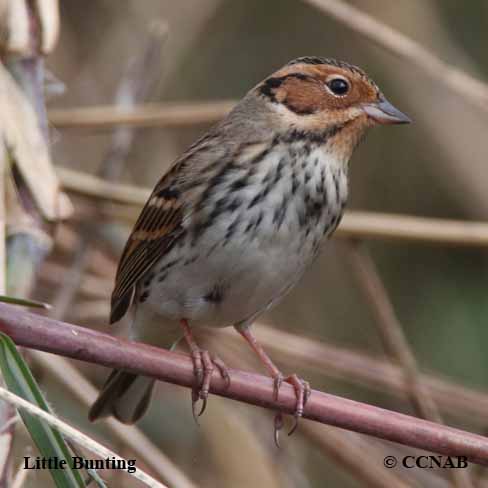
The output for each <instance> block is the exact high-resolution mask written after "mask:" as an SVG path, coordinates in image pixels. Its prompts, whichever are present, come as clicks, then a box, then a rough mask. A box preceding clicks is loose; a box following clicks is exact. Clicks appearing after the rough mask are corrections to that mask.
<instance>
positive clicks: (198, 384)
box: [191, 348, 230, 424]
mask: <svg viewBox="0 0 488 488" xmlns="http://www.w3.org/2000/svg"><path fill="white" fill-rule="evenodd" d="M191 359H192V361H193V371H194V375H195V386H194V387H193V389H192V393H191V403H192V413H193V418H194V419H195V422H196V423H197V424H198V417H200V416H201V415H202V414H203V412H204V411H205V408H206V407H207V398H208V393H209V390H210V381H211V379H212V373H213V372H214V369H215V368H217V370H218V371H219V373H220V375H221V376H222V378H223V379H224V381H225V383H226V388H228V387H229V386H230V376H229V372H228V370H227V366H226V365H225V364H224V362H223V361H222V360H221V359H220V358H218V357H217V356H214V355H211V354H210V353H209V352H208V351H206V350H202V349H198V348H195V349H193V350H192V352H191ZM199 400H201V401H202V406H201V407H200V409H199V410H198V409H197V404H198V402H199Z"/></svg>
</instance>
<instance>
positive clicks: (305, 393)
mask: <svg viewBox="0 0 488 488" xmlns="http://www.w3.org/2000/svg"><path fill="white" fill-rule="evenodd" d="M237 331H238V332H239V333H240V334H241V335H242V337H244V339H246V341H247V342H248V343H249V345H250V346H251V347H252V349H253V351H254V352H255V353H256V354H257V355H258V357H259V359H260V361H261V363H262V364H263V365H264V366H265V367H266V369H267V370H268V371H269V373H270V375H271V377H272V378H273V379H274V388H273V396H274V398H275V400H278V396H279V391H280V387H281V384H282V383H283V381H284V382H286V383H289V384H291V385H292V386H293V388H294V389H295V394H296V397H297V403H296V408H295V413H294V417H295V423H294V425H293V427H292V429H291V430H290V432H289V433H288V435H291V434H293V432H295V430H296V428H297V426H298V419H299V418H300V417H301V416H302V415H303V409H304V407H305V405H306V403H307V400H308V398H309V397H310V394H311V392H312V390H311V388H310V385H309V383H308V382H307V381H304V380H302V379H300V378H299V377H298V376H297V375H296V374H292V375H290V376H286V377H284V376H283V374H282V373H281V371H280V370H279V369H278V368H277V367H276V366H275V364H274V363H273V361H272V360H271V359H270V357H269V356H268V354H267V353H266V351H265V350H264V349H263V347H262V346H261V344H259V342H258V341H257V339H256V337H255V336H254V334H253V333H252V331H251V328H250V327H245V328H242V329H240V328H237ZM274 426H275V436H274V437H275V443H276V445H277V446H278V447H279V431H280V429H281V428H282V426H283V416H282V413H281V412H278V413H277V414H276V416H275V421H274Z"/></svg>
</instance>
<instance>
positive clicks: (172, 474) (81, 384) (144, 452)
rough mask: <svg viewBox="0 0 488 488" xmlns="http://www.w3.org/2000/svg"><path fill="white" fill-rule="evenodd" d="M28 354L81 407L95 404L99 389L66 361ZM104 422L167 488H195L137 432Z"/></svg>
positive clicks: (33, 352)
mask: <svg viewBox="0 0 488 488" xmlns="http://www.w3.org/2000/svg"><path fill="white" fill-rule="evenodd" d="M31 355H32V356H31V357H32V359H33V360H34V361H35V362H36V363H37V364H38V365H39V366H41V367H42V369H43V370H44V371H47V372H48V373H49V374H51V375H52V376H53V377H54V378H55V380H56V381H58V382H60V383H61V384H62V385H63V386H64V387H65V388H66V389H67V390H68V391H70V392H71V393H72V394H73V395H74V396H75V397H76V398H77V399H78V400H79V401H80V402H81V403H82V405H83V406H89V405H91V404H92V403H93V402H94V401H95V399H96V398H97V396H98V393H99V392H98V390H97V389H96V388H95V387H94V386H93V385H92V384H91V383H90V382H89V381H88V380H87V379H86V377H85V376H84V375H83V374H81V373H80V371H79V370H78V369H77V368H76V367H75V366H73V365H72V364H71V363H70V362H69V361H68V360H67V359H64V358H62V357H59V356H55V355H52V354H46V353H43V352H41V351H31ZM103 423H104V424H105V425H106V426H107V427H108V428H109V430H110V432H111V433H112V434H113V435H114V436H115V437H116V438H117V439H119V440H120V441H121V442H123V444H124V445H126V446H128V448H130V450H131V452H133V453H134V454H135V455H136V456H138V457H139V461H143V462H144V463H146V464H147V465H148V466H149V467H150V468H151V469H152V470H153V471H154V472H155V473H157V474H158V475H159V476H160V477H161V478H162V479H164V480H166V482H167V483H168V485H169V486H171V487H172V488H196V486H195V485H194V484H193V482H192V481H190V480H189V479H188V478H187V476H186V475H185V474H184V473H183V472H182V471H181V470H180V469H179V468H178V467H177V466H175V464H174V463H173V462H172V461H171V460H170V459H168V458H167V457H166V456H165V454H164V453H163V452H162V451H161V449H160V448H159V447H157V446H156V445H154V444H153V443H152V442H151V441H150V439H148V437H146V436H145V435H144V434H143V432H142V431H141V430H140V429H138V428H137V427H135V426H128V425H123V424H121V423H120V422H118V421H117V420H115V419H114V418H105V419H104V420H103Z"/></svg>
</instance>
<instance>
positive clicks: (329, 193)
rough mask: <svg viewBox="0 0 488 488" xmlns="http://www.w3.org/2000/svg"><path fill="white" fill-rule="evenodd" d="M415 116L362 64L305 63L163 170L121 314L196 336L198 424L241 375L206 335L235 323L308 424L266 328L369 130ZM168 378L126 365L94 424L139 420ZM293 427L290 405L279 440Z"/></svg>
mask: <svg viewBox="0 0 488 488" xmlns="http://www.w3.org/2000/svg"><path fill="white" fill-rule="evenodd" d="M409 122H411V120H410V119H409V117H408V116H407V115H405V114H404V113H402V112H401V111H399V110H398V109H397V108H395V107H394V106H393V105H392V104H391V103H390V102H389V101H388V100H387V99H386V98H385V96H384V95H383V93H382V92H381V91H380V89H379V88H378V86H377V85H376V83H375V82H374V81H373V80H372V79H371V78H370V77H369V76H368V75H367V74H366V73H365V72H364V71H363V70H362V69H360V68H358V67H356V66H354V65H352V64H349V63H347V62H344V61H338V60H335V59H329V58H324V57H316V56H308V57H301V58H297V59H294V60H292V61H290V62H289V63H287V64H286V65H285V66H283V67H282V68H280V69H279V70H278V71H276V72H274V73H273V74H271V75H270V76H268V77H267V78H265V79H264V80H263V81H262V82H260V83H259V84H258V85H256V86H255V87H254V88H252V89H251V90H250V91H249V92H248V93H247V94H246V95H245V96H244V98H242V99H241V100H240V101H239V102H238V103H237V105H235V107H234V108H233V109H232V110H231V111H230V112H229V113H228V115H227V116H225V117H224V118H223V120H221V121H220V122H219V123H218V124H217V125H215V126H214V127H213V128H211V129H210V130H209V131H208V132H207V133H206V134H205V135H203V137H201V138H200V139H198V140H197V141H196V142H195V143H194V144H193V145H191V146H190V147H189V148H188V149H187V150H186V152H184V153H183V155H182V156H181V157H179V158H178V159H177V160H176V161H174V163H173V164H172V165H171V166H170V167H169V169H168V170H167V171H166V172H165V173H164V174H163V176H162V177H161V179H160V180H159V182H158V183H157V184H156V186H155V188H154V190H153V192H152V194H151V195H150V197H149V199H148V200H147V202H146V204H145V206H144V207H143V209H142V211H141V213H140V215H139V218H138V219H137V221H136V224H135V226H134V228H133V230H132V233H131V234H130V237H129V239H128V241H127V243H126V246H125V248H124V251H123V253H122V256H121V258H120V262H119V265H118V269H117V273H116V278H115V287H114V290H113V293H112V298H111V314H110V322H111V323H114V322H118V321H119V320H120V319H122V317H124V316H125V315H126V314H127V312H128V311H129V309H132V310H134V313H133V318H132V322H131V326H130V338H131V339H132V340H135V341H139V342H145V343H149V344H152V345H156V346H159V347H162V348H166V349H172V348H174V347H175V345H176V344H177V343H178V342H179V341H180V340H183V339H184V341H185V342H186V343H187V345H188V347H189V350H190V352H191V358H192V362H193V369H194V377H195V383H194V386H193V389H192V410H193V415H194V417H195V418H197V417H198V416H199V415H201V414H202V413H203V410H205V407H206V404H207V398H208V394H209V388H210V382H211V376H212V373H213V371H214V370H217V371H218V372H220V374H221V375H222V377H223V378H224V379H225V381H226V384H227V385H228V384H229V382H230V376H229V373H228V370H227V366H226V365H225V363H224V362H223V361H222V360H221V359H219V358H218V357H216V356H215V355H212V354H211V353H210V352H209V351H207V350H203V349H201V348H200V347H199V346H198V344H197V342H196V340H195V338H194V335H193V330H194V328H197V327H227V326H233V327H234V328H235V329H236V330H237V332H239V333H240V334H241V335H242V336H243V338H244V339H245V340H246V341H247V342H248V343H249V345H250V346H251V348H252V349H253V350H254V351H255V353H256V354H257V356H258V358H259V360H260V361H261V363H262V364H263V365H264V367H265V368H266V370H267V371H268V373H269V374H270V376H271V377H272V378H273V385H274V388H273V391H274V397H275V398H276V399H277V398H278V395H279V390H280V387H281V385H282V383H283V382H287V383H290V384H291V385H292V386H293V388H294V391H295V394H296V407H295V412H294V417H295V424H294V427H293V429H292V430H294V429H295V428H296V425H297V423H298V419H299V418H300V417H301V416H302V415H303V410H304V406H305V404H306V402H307V400H308V397H309V396H310V392H311V389H310V386H309V384H308V382H306V381H304V380H302V379H301V378H299V377H298V376H297V375H296V374H291V375H284V374H283V373H282V372H281V371H280V370H279V368H278V367H277V366H276V365H275V364H274V363H273V361H272V359H271V358H270V357H269V356H268V354H267V353H266V352H265V350H264V349H263V347H262V346H261V345H260V343H259V341H258V340H257V338H256V336H255V334H254V331H253V327H252V324H253V323H254V322H255V320H256V318H257V317H259V316H260V315H261V314H262V313H264V312H265V311H268V310H270V309H271V308H272V307H273V306H275V305H276V304H277V303H278V302H280V301H281V300H282V299H283V297H284V296H285V295H286V294H287V293H288V292H289V291H290V290H291V289H292V288H293V287H294V286H295V285H296V284H297V283H298V281H299V280H300V278H301V277H302V275H303V274H304V272H305V271H306V269H307V268H308V267H309V266H310V265H311V264H312V263H313V262H314V260H315V259H316V258H317V256H318V254H319V252H320V249H321V248H322V247H323V245H324V243H325V242H326V241H327V238H328V237H330V236H331V235H332V233H333V232H334V230H335V229H336V228H337V226H338V225H339V222H340V220H341V217H342V215H343V212H344V207H345V205H346V202H347V197H348V166H349V159H350V157H351V155H352V153H353V151H354V149H355V148H356V146H357V145H358V144H359V142H360V141H361V140H362V139H363V137H364V136H365V134H366V132H367V130H368V129H369V128H371V127H373V126H376V125H385V124H405V123H409ZM154 382H155V380H154V379H152V378H147V377H143V376H137V375H135V374H133V373H130V372H126V371H123V370H114V371H113V372H112V373H111V375H110V376H109V378H108V380H107V381H106V383H105V385H104V387H103V388H102V391H101V393H100V395H99V397H98V398H97V400H96V401H95V403H94V404H93V406H92V407H91V409H90V412H89V419H90V420H91V421H94V420H96V419H97V418H99V417H104V416H108V415H113V416H115V417H116V418H117V419H118V420H119V421H121V422H123V423H127V424H132V423H134V422H136V421H137V420H139V419H140V417H141V416H142V415H143V414H144V413H145V411H146V410H147V408H148V405H149V402H150V397H151V392H152V390H153V386H154ZM200 400H201V401H202V406H201V408H200V411H199V412H197V407H196V405H197V403H198V402H199V401H200ZM282 423H283V422H282V417H281V414H280V413H278V414H277V415H276V417H275V440H276V442H278V440H277V436H278V431H279V429H280V428H281V426H282Z"/></svg>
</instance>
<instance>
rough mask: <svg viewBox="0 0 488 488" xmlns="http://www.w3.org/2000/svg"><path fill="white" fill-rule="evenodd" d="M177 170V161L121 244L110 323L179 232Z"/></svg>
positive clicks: (180, 214)
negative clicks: (121, 251) (123, 243)
mask: <svg viewBox="0 0 488 488" xmlns="http://www.w3.org/2000/svg"><path fill="white" fill-rule="evenodd" d="M177 172H178V164H176V165H175V166H173V167H172V168H171V170H170V171H169V172H168V173H166V174H165V175H164V176H163V177H162V178H161V180H160V181H159V182H158V184H157V185H156V187H155V188H154V190H153V192H152V194H151V196H150V197H149V200H148V201H147V202H146V204H145V206H144V208H143V209H142V212H141V214H140V215H139V218H138V220H137V222H136V224H135V226H134V229H133V230H132V233H131V235H130V237H129V239H128V241H127V243H126V245H125V248H124V251H123V253H122V257H121V258H120V262H119V266H118V269H117V275H116V278H115V288H114V291H113V292H112V303H111V313H110V322H111V323H113V322H116V321H118V320H120V319H121V318H122V317H123V316H124V315H125V313H126V312H127V309H128V308H129V306H130V304H131V302H132V299H133V297H134V293H135V287H136V284H137V282H138V281H139V280H140V279H141V278H142V277H143V276H144V274H145V273H146V272H147V271H148V270H149V269H150V268H151V267H152V266H153V265H154V264H155V263H156V262H157V261H158V260H159V259H160V258H161V257H162V256H163V255H164V254H165V253H167V252H168V251H169V250H170V249H171V248H172V247H173V245H174V243H175V241H177V239H178V237H179V236H180V235H181V234H182V230H183V228H182V225H181V224H182V220H183V208H184V205H185V202H184V199H183V198H181V192H180V190H179V189H178V183H177V178H176V173H177Z"/></svg>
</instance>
